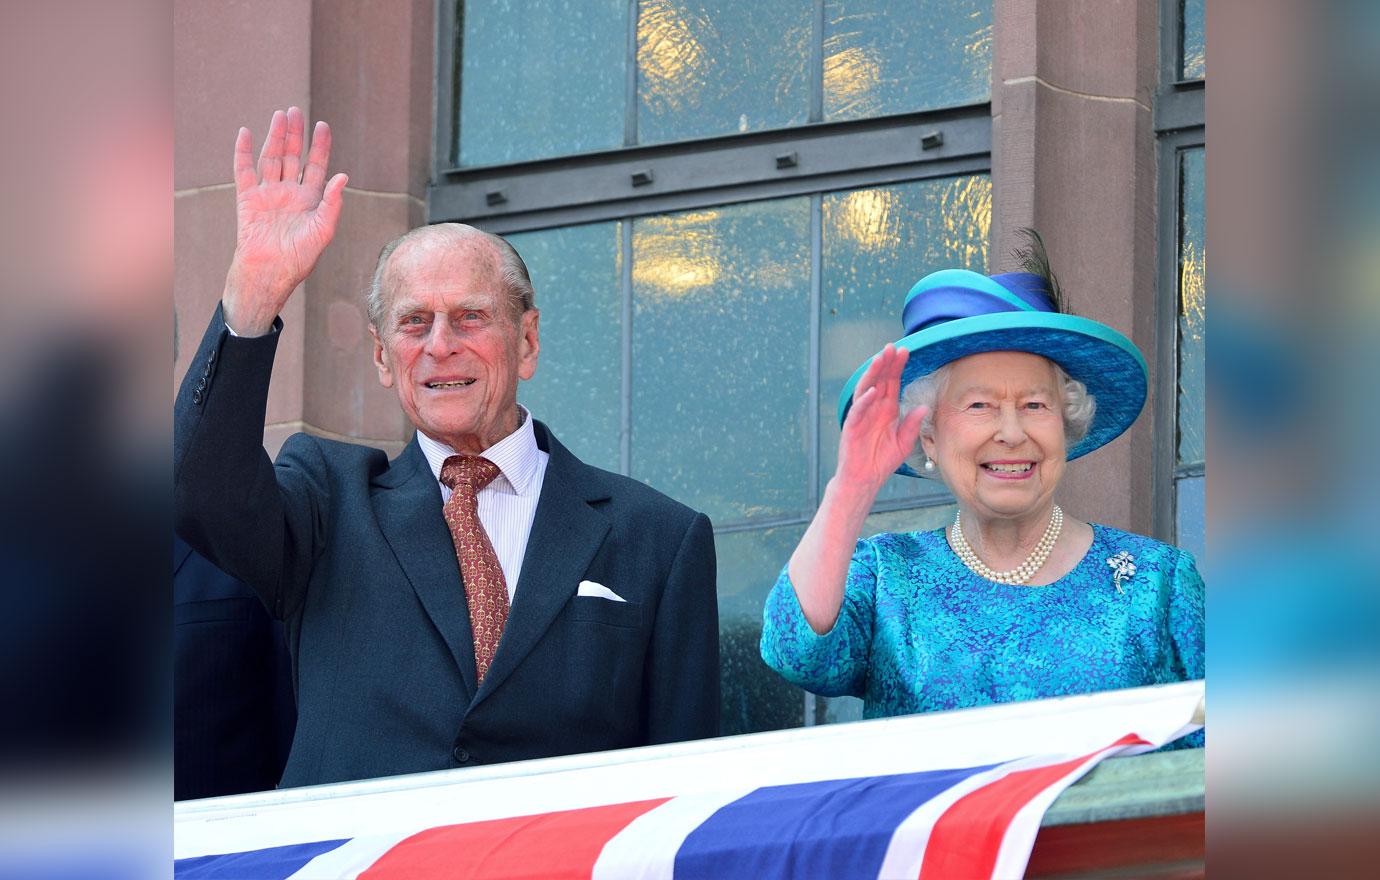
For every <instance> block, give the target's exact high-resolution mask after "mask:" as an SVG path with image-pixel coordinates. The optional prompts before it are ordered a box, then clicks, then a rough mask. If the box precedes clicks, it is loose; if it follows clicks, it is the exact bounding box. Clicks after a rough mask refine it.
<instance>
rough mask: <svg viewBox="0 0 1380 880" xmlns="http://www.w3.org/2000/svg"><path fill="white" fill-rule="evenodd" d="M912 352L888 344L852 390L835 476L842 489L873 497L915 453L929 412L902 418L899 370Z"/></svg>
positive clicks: (927, 410) (909, 414) (919, 411)
mask: <svg viewBox="0 0 1380 880" xmlns="http://www.w3.org/2000/svg"><path fill="white" fill-rule="evenodd" d="M909 357H910V352H908V351H906V350H905V349H898V348H897V347H896V346H894V345H890V344H888V345H887V347H886V348H884V349H882V350H881V352H880V353H879V354H878V355H877V356H876V357H875V358H873V359H872V363H871V364H869V365H868V367H867V371H866V372H864V373H863V376H862V379H860V380H859V381H858V386H857V388H855V389H854V391H853V406H852V408H851V409H850V410H849V411H848V417H847V418H846V419H845V420H844V423H843V436H842V437H841V438H840V440H839V463H838V469H837V470H836V471H835V478H836V479H837V480H840V481H841V482H842V483H843V486H841V487H840V488H845V487H846V488H849V489H854V488H856V489H859V490H865V491H867V492H870V493H871V494H873V495H875V494H876V493H877V492H878V491H879V490H880V489H881V488H882V484H883V483H885V482H886V480H887V478H888V477H889V476H891V474H892V472H893V471H895V470H896V469H897V468H898V467H900V466H901V462H903V461H905V459H906V456H908V455H910V454H911V452H912V451H913V450H914V449H915V441H916V440H917V439H918V438H919V436H920V423H921V422H922V421H924V419H925V415H926V413H928V412H929V409H928V408H926V407H923V406H922V407H919V408H917V409H915V410H912V411H911V412H909V413H907V414H906V416H905V417H904V418H902V417H901V407H900V396H901V372H902V370H904V369H905V366H906V360H907V359H908V358H909Z"/></svg>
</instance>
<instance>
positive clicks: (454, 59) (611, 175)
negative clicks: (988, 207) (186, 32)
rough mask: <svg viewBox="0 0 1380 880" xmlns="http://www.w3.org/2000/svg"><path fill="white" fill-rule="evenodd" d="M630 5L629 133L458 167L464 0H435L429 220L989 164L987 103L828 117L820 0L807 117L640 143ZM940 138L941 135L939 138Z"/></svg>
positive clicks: (626, 213) (694, 200) (692, 204)
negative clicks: (566, 149)
mask: <svg viewBox="0 0 1380 880" xmlns="http://www.w3.org/2000/svg"><path fill="white" fill-rule="evenodd" d="M628 2H629V21H630V22H631V24H630V26H629V29H628V33H629V36H628V41H627V53H626V64H627V66H628V67H627V78H626V92H625V96H626V101H625V107H624V109H625V115H624V141H625V143H626V144H628V145H627V146H624V147H622V148H619V149H614V150H603V151H598V152H591V153H583V154H577V155H571V156H561V157H556V158H551V159H541V160H535V161H527V162H516V163H511V164H505V165H494V166H477V167H469V168H465V167H459V166H458V165H457V155H458V148H459V147H458V145H459V139H458V137H457V134H458V132H457V129H456V126H457V119H458V117H457V112H456V111H457V110H458V104H457V102H458V100H459V98H460V95H461V64H460V60H461V51H462V48H463V46H462V42H463V39H464V27H463V3H464V0H437V8H436V21H437V33H438V34H441V35H449V38H448V39H445V38H443V39H438V41H437V47H436V69H437V72H438V75H437V94H436V103H435V108H434V109H435V117H436V120H435V126H434V130H435V138H436V140H435V144H434V150H433V155H434V156H435V157H436V159H435V162H434V164H433V168H432V182H431V184H430V185H429V186H428V189H427V221H428V222H430V223H440V222H446V221H455V220H458V221H463V222H466V223H470V224H473V225H475V226H479V227H481V228H484V229H486V230H489V231H491V232H497V233H507V232H525V231H529V230H534V229H544V228H550V227H554V226H572V225H577V224H581V223H593V222H599V221H603V220H615V219H625V218H629V217H636V216H641V215H646V214H660V213H667V212H672V211H682V210H690V209H694V208H703V207H709V206H714V205H725V204H735V203H738V202H745V201H756V200H760V199H772V198H783V197H787V196H794V195H813V194H815V193H822V192H829V191H834V190H843V189H856V188H860V187H866V186H881V185H885V184H891V183H901V182H906V181H912V180H923V179H926V178H932V177H948V176H953V175H959V174H970V173H976V172H989V171H990V170H991V153H992V120H991V115H992V114H991V104H990V102H987V101H984V102H980V103H973V104H968V105H963V106H958V107H950V108H945V109H942V110H934V111H926V112H919V113H907V114H897V115H893V116H884V117H877V118H872V119H862V120H850V121H846V122H832V123H826V122H822V121H820V120H821V119H822V116H823V92H822V84H821V83H822V76H823V73H822V71H823V65H824V61H823V36H824V0H815V8H814V24H813V32H814V33H813V36H814V39H813V41H812V48H811V55H810V59H809V65H810V69H811V73H812V76H811V80H812V83H813V82H814V81H816V80H819V81H820V82H819V83H816V84H815V85H812V88H811V95H810V113H809V117H808V118H809V120H810V121H809V122H807V123H806V124H804V125H800V126H796V127H793V128H787V129H775V130H771V131H761V132H750V133H746V134H731V135H723V136H718V137H710V138H701V139H697V140H688V141H680V142H676V143H671V144H652V145H644V146H637V145H634V142H635V140H636V137H637V113H636V109H637V106H636V90H637V67H636V65H637V41H636V16H637V0H628ZM936 134H937V135H939V137H938V138H936V137H934V136H935V135H936Z"/></svg>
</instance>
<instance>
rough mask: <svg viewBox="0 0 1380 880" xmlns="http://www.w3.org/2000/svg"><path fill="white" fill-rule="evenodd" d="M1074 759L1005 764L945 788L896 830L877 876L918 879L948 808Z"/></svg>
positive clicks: (1055, 758) (919, 807)
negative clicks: (1027, 772)
mask: <svg viewBox="0 0 1380 880" xmlns="http://www.w3.org/2000/svg"><path fill="white" fill-rule="evenodd" d="M1071 757H1073V756H1072V755H1065V756H1063V757H1057V756H1056V757H1053V758H1051V757H1049V756H1037V757H1034V758H1024V759H1022V760H1019V761H1012V762H1011V763H1009V764H1003V765H1002V766H1000V767H993V768H992V769H991V770H984V771H983V772H981V773H974V774H973V775H972V776H969V777H968V778H967V779H964V780H963V781H962V782H960V783H958V784H957V785H953V786H951V787H949V788H946V789H945V790H944V791H942V792H940V793H939V794H937V795H935V796H934V797H932V798H930V799H929V800H927V801H925V802H924V803H923V804H921V805H920V806H918V807H916V808H915V812H913V813H911V814H910V815H909V816H907V817H906V818H904V819H902V820H901V824H899V825H897V826H896V831H895V832H894V833H893V834H892V835H891V843H890V844H888V845H887V848H886V857H885V858H883V859H882V867H881V868H880V869H878V871H877V876H878V877H919V876H920V865H921V864H922V863H923V862H924V861H925V848H926V847H927V846H929V843H930V832H931V831H932V830H933V829H934V823H935V822H938V821H939V817H940V816H942V815H944V813H945V811H947V810H948V809H949V807H952V806H953V805H954V804H955V803H957V802H958V799H959V798H961V797H963V796H964V795H966V794H968V793H969V792H973V791H977V790H978V789H979V788H982V787H983V786H984V785H987V784H988V783H991V782H996V781H997V780H998V779H1001V778H1003V777H1005V776H1006V775H1008V774H1009V773H1011V772H1012V771H1013V770H1024V769H1026V768H1028V767H1043V766H1046V765H1048V764H1057V763H1059V762H1060V761H1067V760H1069V758H1071Z"/></svg>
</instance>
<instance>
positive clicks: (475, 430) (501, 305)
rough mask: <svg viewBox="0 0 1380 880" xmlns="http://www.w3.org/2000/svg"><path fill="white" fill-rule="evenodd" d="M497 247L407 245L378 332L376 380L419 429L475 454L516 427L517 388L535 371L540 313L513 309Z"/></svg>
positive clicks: (396, 263)
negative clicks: (395, 393)
mask: <svg viewBox="0 0 1380 880" xmlns="http://www.w3.org/2000/svg"><path fill="white" fill-rule="evenodd" d="M499 267H500V261H499V253H498V249H497V248H496V247H495V246H494V245H493V244H492V243H490V242H489V241H487V240H484V239H471V240H464V241H460V242H447V243H445V244H444V245H440V244H438V243H436V242H434V241H427V240H422V241H419V242H416V243H412V242H409V243H405V244H403V245H401V246H400V247H399V248H398V249H397V250H396V251H394V252H393V254H392V256H391V257H390V258H389V266H388V276H387V277H388V279H389V281H388V283H387V284H386V291H387V303H386V305H385V309H384V314H383V316H382V317H381V318H380V320H379V324H380V326H378V327H375V328H372V329H373V333H374V363H375V365H376V366H377V367H378V371H379V382H381V383H382V384H383V386H384V387H385V388H396V389H397V391H398V401H399V402H400V403H401V404H402V408H403V411H404V412H406V413H407V416H408V418H409V419H411V420H412V424H413V425H415V426H416V427H417V430H419V431H421V432H422V433H424V434H426V435H427V436H428V437H430V438H432V439H433V440H437V441H440V442H441V443H444V444H446V445H447V446H450V447H451V448H452V449H454V450H455V451H457V452H465V453H470V454H478V453H480V452H483V451H484V450H485V449H487V448H489V447H490V446H492V445H493V444H494V443H496V442H498V441H499V440H501V439H502V438H504V437H506V436H507V435H508V434H511V433H512V432H513V431H514V430H516V429H517V426H518V410H517V385H518V381H519V380H522V379H530V378H532V375H533V373H535V372H536V369H537V353H538V350H539V348H540V343H539V334H538V318H539V314H538V312H537V310H536V309H529V310H528V311H527V312H525V313H524V314H522V315H520V316H517V315H514V314H513V311H514V310H513V307H512V304H511V302H510V300H509V296H508V294H507V292H506V291H505V290H504V287H503V282H502V277H501V275H500V273H499Z"/></svg>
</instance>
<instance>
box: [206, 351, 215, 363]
mask: <svg viewBox="0 0 1380 880" xmlns="http://www.w3.org/2000/svg"><path fill="white" fill-rule="evenodd" d="M215 361H216V350H215V349H214V348H213V349H211V350H210V351H209V352H208V353H207V354H206V363H208V364H213V363H215Z"/></svg>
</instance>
